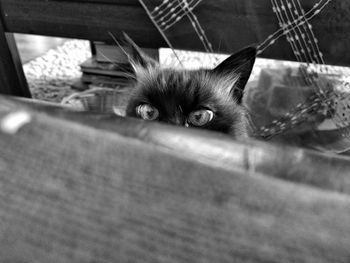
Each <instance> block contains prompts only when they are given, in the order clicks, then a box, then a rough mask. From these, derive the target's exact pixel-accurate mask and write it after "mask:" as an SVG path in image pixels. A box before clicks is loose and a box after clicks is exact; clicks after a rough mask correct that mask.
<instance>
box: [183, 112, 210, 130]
mask: <svg viewBox="0 0 350 263" xmlns="http://www.w3.org/2000/svg"><path fill="white" fill-rule="evenodd" d="M213 117H214V113H213V112H212V111H211V110H198V111H194V112H192V113H191V114H190V116H189V117H188V122H189V123H190V124H192V125H194V126H203V125H205V124H207V123H209V122H210V121H211V120H212V119H213Z"/></svg>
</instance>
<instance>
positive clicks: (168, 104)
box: [125, 36, 256, 138]
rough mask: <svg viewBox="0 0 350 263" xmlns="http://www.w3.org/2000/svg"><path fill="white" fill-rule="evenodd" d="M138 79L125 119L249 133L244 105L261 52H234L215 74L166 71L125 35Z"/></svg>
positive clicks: (248, 50) (198, 71)
mask: <svg viewBox="0 0 350 263" xmlns="http://www.w3.org/2000/svg"><path fill="white" fill-rule="evenodd" d="M125 38H126V40H127V42H128V43H129V45H130V46H131V48H132V50H133V52H132V55H129V59H130V62H131V64H132V65H133V67H134V70H135V74H136V81H135V84H134V89H133V92H132V94H131V96H130V98H129V101H128V104H127V108H126V116H131V117H137V118H142V119H144V120H150V121H160V122H165V123H169V124H175V125H180V126H186V127H195V128H201V129H207V130H213V131H219V132H223V133H227V134H231V135H232V136H234V137H235V138H237V137H246V136H248V135H249V133H250V127H249V126H250V125H249V116H248V113H247V111H246V109H245V108H244V106H243V105H242V97H243V91H244V87H245V85H246V83H247V81H248V78H249V76H250V74H251V71H252V68H253V65H254V62H255V57H256V48H255V47H247V48H245V49H243V50H241V51H239V52H238V53H236V54H233V55H232V56H230V57H229V58H227V59H226V60H224V61H223V62H222V63H221V64H220V65H218V66H217V67H216V68H214V69H213V70H205V69H201V70H178V69H169V68H164V69H163V68H161V67H160V66H159V64H158V63H157V62H156V61H154V60H152V59H151V58H149V57H147V55H145V54H144V53H143V52H142V50H141V49H140V48H139V47H138V46H137V45H136V44H135V43H134V42H133V41H132V40H131V39H130V38H129V37H128V36H125Z"/></svg>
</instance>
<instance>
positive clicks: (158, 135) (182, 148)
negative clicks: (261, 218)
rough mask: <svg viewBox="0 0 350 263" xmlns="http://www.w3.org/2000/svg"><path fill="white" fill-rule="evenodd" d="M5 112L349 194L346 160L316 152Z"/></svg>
mask: <svg viewBox="0 0 350 263" xmlns="http://www.w3.org/2000/svg"><path fill="white" fill-rule="evenodd" d="M0 102H1V103H2V104H3V105H6V104H7V105H9V106H8V107H10V108H19V107H24V108H26V109H28V107H29V108H30V109H35V110H36V111H39V112H43V113H44V114H48V115H51V116H56V117H59V118H62V119H66V120H70V121H74V122H77V123H80V124H84V125H88V126H90V127H94V128H95V129H101V130H107V131H111V132H115V133H118V134H120V135H123V136H127V137H129V138H137V139H138V140H141V141H144V142H147V143H149V144H150V145H156V146H159V147H162V148H164V149H167V150H169V151H172V152H173V154H177V155H184V156H186V157H187V158H191V159H192V160H196V161H201V162H203V163H207V164H208V163H209V164H211V165H213V166H218V167H221V168H225V169H228V170H231V169H234V170H237V169H238V170H241V171H244V172H248V173H260V174H265V175H268V176H273V177H276V178H280V179H284V180H289V181H292V182H298V183H302V184H308V185H312V186H314V187H319V188H322V189H327V190H331V191H337V192H342V193H347V194H349V193H350V178H349V176H348V174H349V171H350V159H349V158H348V157H343V156H338V155H331V154H322V153H319V152H317V151H312V150H307V149H302V148H295V147H288V146H283V145H279V144H272V143H269V142H263V141H258V140H254V139H249V140H248V141H234V140H232V139H231V138H230V137H229V136H226V135H223V134H219V133H212V132H205V131H202V130H193V129H185V128H181V127H175V126H168V125H162V124H159V123H156V122H151V123H150V122H144V121H140V120H137V119H130V118H121V117H118V116H115V115H101V114H90V113H86V112H71V111H70V110H69V108H64V109H63V108H61V107H59V106H57V107H49V106H45V105H40V104H37V103H34V104H33V103H31V102H30V101H23V102H18V101H16V100H12V99H10V100H9V99H4V98H2V99H0Z"/></svg>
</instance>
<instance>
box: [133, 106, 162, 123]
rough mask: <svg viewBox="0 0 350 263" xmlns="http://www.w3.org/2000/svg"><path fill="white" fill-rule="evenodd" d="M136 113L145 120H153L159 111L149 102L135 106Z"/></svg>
mask: <svg viewBox="0 0 350 263" xmlns="http://www.w3.org/2000/svg"><path fill="white" fill-rule="evenodd" d="M136 114H137V115H138V116H139V117H141V118H142V119H144V120H147V121H153V120H156V119H157V118H158V117H159V111H158V110H157V109H156V108H155V107H153V106H152V105H149V104H141V105H139V106H137V107H136Z"/></svg>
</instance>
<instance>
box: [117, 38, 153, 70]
mask: <svg viewBox="0 0 350 263" xmlns="http://www.w3.org/2000/svg"><path fill="white" fill-rule="evenodd" d="M123 34H124V39H125V42H126V46H127V47H129V48H130V51H131V52H127V56H128V59H129V62H130V64H131V65H132V66H133V67H134V69H135V71H137V68H139V67H142V68H149V67H156V66H157V65H158V62H157V61H156V60H154V59H152V58H151V57H149V56H148V55H146V54H145V53H144V52H143V51H142V50H141V48H140V47H139V46H138V45H136V44H135V42H134V41H133V40H132V39H131V38H130V37H129V36H128V35H127V34H126V33H125V32H124V33H123Z"/></svg>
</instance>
